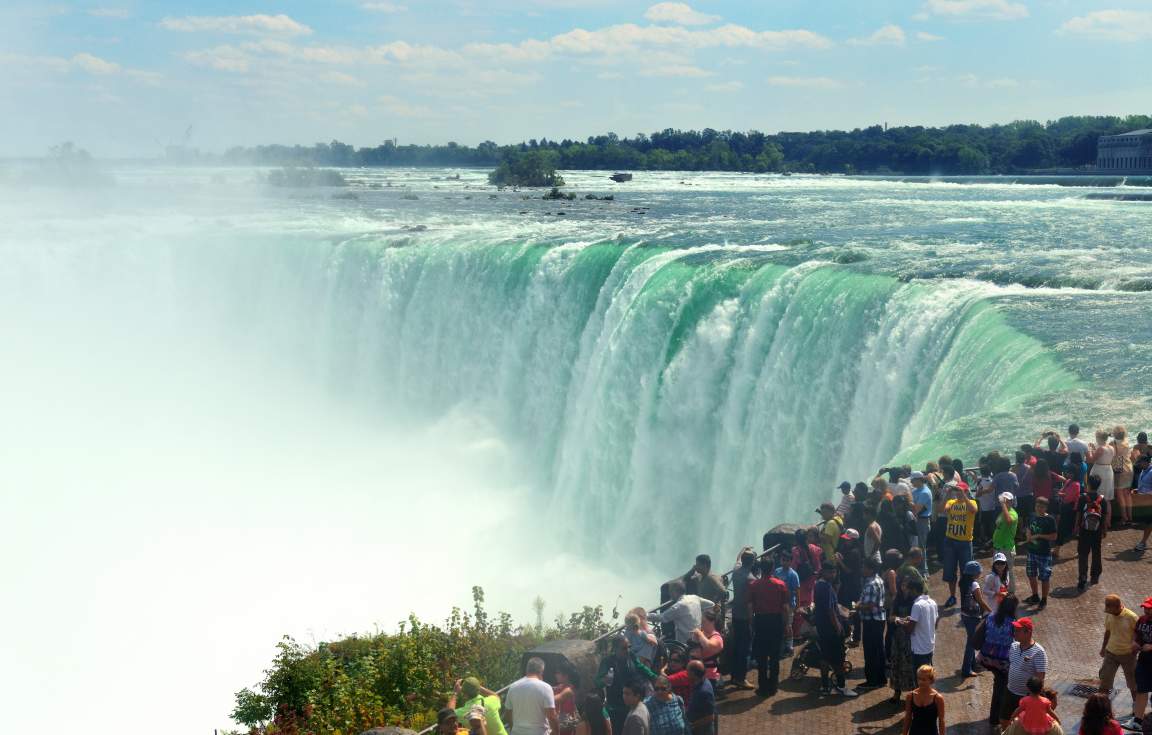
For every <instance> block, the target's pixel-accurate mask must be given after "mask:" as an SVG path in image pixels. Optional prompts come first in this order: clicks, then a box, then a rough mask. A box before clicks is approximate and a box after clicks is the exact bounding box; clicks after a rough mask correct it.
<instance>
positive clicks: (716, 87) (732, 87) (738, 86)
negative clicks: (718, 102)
mask: <svg viewBox="0 0 1152 735" xmlns="http://www.w3.org/2000/svg"><path fill="white" fill-rule="evenodd" d="M704 89H706V90H707V91H709V92H723V93H733V92H739V91H741V90H742V89H744V82H737V81H731V82H720V83H719V84H709V85H708V86H707V87H705V88H704Z"/></svg>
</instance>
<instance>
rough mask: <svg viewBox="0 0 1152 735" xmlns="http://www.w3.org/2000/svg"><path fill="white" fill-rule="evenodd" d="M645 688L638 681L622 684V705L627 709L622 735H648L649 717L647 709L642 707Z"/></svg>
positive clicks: (649, 728) (649, 727)
mask: <svg viewBox="0 0 1152 735" xmlns="http://www.w3.org/2000/svg"><path fill="white" fill-rule="evenodd" d="M645 689H646V686H645V685H644V684H643V683H641V682H639V681H629V682H626V683H625V684H624V705H625V706H626V707H628V715H627V717H625V718H624V729H623V730H622V731H621V732H623V733H624V735H649V732H650V730H651V717H650V716H649V714H648V708H647V707H646V706H645V705H644V697H645Z"/></svg>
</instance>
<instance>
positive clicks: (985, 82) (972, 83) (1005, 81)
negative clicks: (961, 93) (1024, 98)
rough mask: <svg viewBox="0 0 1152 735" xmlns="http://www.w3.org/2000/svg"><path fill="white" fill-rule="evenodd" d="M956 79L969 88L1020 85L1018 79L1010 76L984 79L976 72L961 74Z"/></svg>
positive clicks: (1000, 87) (1013, 87)
mask: <svg viewBox="0 0 1152 735" xmlns="http://www.w3.org/2000/svg"><path fill="white" fill-rule="evenodd" d="M956 81H957V82H959V83H960V85H961V86H963V87H967V88H968V89H1015V88H1016V87H1019V86H1020V82H1019V81H1018V80H1016V79H1011V78H1009V77H1000V78H997V79H984V78H983V77H980V76H977V75H976V74H961V75H960V76H958V77H956Z"/></svg>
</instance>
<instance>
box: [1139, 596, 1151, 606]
mask: <svg viewBox="0 0 1152 735" xmlns="http://www.w3.org/2000/svg"><path fill="white" fill-rule="evenodd" d="M1140 607H1145V608H1152V597H1145V598H1144V602H1142V603H1140Z"/></svg>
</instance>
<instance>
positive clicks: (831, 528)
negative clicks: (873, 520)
mask: <svg viewBox="0 0 1152 735" xmlns="http://www.w3.org/2000/svg"><path fill="white" fill-rule="evenodd" d="M816 512H817V513H819V514H820V517H821V518H823V519H824V528H823V529H821V531H820V549H821V550H822V551H823V552H824V563H825V564H828V563H831V564H832V565H835V564H836V547H837V546H839V545H840V534H841V533H843V532H844V521H843V520H842V519H841V518H840V516H838V515H836V506H835V505H832V504H831V503H821V504H820V507H819V508H817V509H816Z"/></svg>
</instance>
